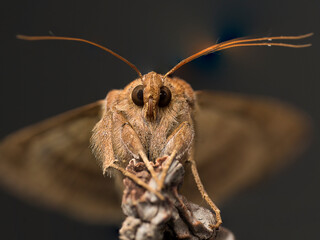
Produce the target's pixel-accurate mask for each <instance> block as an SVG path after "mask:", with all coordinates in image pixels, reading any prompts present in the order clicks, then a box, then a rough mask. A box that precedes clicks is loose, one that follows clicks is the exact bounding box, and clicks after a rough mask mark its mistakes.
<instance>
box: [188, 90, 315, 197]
mask: <svg viewBox="0 0 320 240" xmlns="http://www.w3.org/2000/svg"><path fill="white" fill-rule="evenodd" d="M196 94H197V95H196V96H197V104H198V110H197V111H196V113H195V119H196V130H197V132H196V133H197V134H198V135H197V140H196V149H195V151H196V154H195V160H196V162H197V165H198V170H199V174H200V177H201V179H202V181H203V184H204V186H205V188H206V190H207V192H208V194H209V196H211V197H213V199H214V200H215V201H216V200H217V201H221V200H222V199H224V198H226V197H228V196H229V195H231V194H233V193H234V192H236V191H238V190H240V189H241V188H244V187H247V186H249V185H252V184H253V183H255V182H257V181H258V180H259V179H261V178H263V177H264V176H266V175H267V174H269V173H271V172H273V171H275V170H277V169H279V168H280V167H282V166H283V165H285V164H286V163H287V162H288V160H290V159H291V158H292V157H293V156H294V155H296V154H297V153H299V152H300V151H301V150H303V147H305V146H306V142H308V133H309V130H310V123H309V119H308V118H307V117H306V116H305V115H304V114H303V113H301V112H299V111H298V110H296V109H294V108H293V107H290V106H288V105H286V104H284V103H281V102H279V101H276V100H274V99H267V98H253V97H247V96H241V95H236V94H231V93H229V94H227V93H219V92H197V93H196ZM186 181H187V183H185V184H186V185H187V184H191V181H192V180H190V177H189V178H187V180H186ZM191 192H193V191H186V193H191ZM188 197H189V198H190V199H194V200H195V201H197V200H198V199H199V198H200V195H199V194H189V196H188ZM195 198H197V199H195Z"/></svg>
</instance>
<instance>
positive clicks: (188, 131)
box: [158, 121, 194, 191]
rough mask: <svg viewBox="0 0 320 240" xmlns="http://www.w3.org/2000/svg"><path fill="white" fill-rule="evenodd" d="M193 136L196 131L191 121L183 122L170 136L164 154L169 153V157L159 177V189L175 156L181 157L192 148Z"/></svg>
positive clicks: (159, 189)
mask: <svg viewBox="0 0 320 240" xmlns="http://www.w3.org/2000/svg"><path fill="white" fill-rule="evenodd" d="M193 136H194V132H193V129H192V127H191V125H190V123H189V122H187V121H185V122H182V123H181V124H180V125H179V126H178V127H177V128H176V129H175V130H174V131H173V133H171V135H170V136H169V137H168V139H167V144H166V147H165V149H164V154H163V155H169V158H168V159H167V160H166V161H165V163H164V166H163V170H162V173H161V175H160V179H159V180H160V181H159V185H158V191H161V190H162V188H163V185H164V180H165V178H166V176H167V173H168V170H169V168H170V166H171V163H172V162H173V160H174V158H180V157H181V156H183V155H184V154H185V153H186V152H187V151H188V150H189V149H190V146H191V143H192V140H193Z"/></svg>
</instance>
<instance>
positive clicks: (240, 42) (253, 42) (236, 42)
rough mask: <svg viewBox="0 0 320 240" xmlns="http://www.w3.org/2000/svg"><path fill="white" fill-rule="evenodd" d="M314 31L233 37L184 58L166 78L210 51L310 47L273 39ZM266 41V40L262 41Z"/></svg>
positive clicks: (287, 37) (290, 37)
mask: <svg viewBox="0 0 320 240" xmlns="http://www.w3.org/2000/svg"><path fill="white" fill-rule="evenodd" d="M312 35H313V33H308V34H304V35H299V36H278V37H262V38H250V39H233V40H230V41H226V42H222V43H218V44H215V45H212V46H210V47H208V48H206V49H203V50H202V51H200V52H197V53H195V54H193V55H191V56H190V57H188V58H186V59H184V60H182V61H181V62H179V63H178V64H177V65H176V66H174V67H173V68H172V69H171V70H170V71H169V72H167V73H166V74H165V75H164V78H166V77H167V76H168V75H170V74H172V73H173V72H175V71H176V70H177V69H179V68H180V67H182V66H183V65H185V64H186V63H188V62H191V61H193V60H194V59H197V58H199V57H201V56H204V55H207V54H209V53H213V52H217V51H221V50H225V49H228V48H234V47H251V46H269V47H271V46H280V47H290V48H304V47H310V46H311V44H300V45H299V44H288V43H273V42H271V41H273V40H298V39H304V38H307V37H311V36H312ZM262 41H264V42H262Z"/></svg>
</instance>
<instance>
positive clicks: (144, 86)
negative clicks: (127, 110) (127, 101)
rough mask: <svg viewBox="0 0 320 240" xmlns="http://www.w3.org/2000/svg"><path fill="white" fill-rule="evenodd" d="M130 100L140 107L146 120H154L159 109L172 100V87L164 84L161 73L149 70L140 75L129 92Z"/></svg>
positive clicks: (166, 105)
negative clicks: (139, 78) (136, 83)
mask: <svg viewBox="0 0 320 240" xmlns="http://www.w3.org/2000/svg"><path fill="white" fill-rule="evenodd" d="M131 100H132V102H133V103H134V104H135V105H136V106H138V107H141V108H142V111H143V115H144V118H145V119H146V120H147V121H151V122H152V121H155V120H156V119H157V115H158V113H159V109H163V108H167V107H169V105H170V103H171V100H172V89H170V86H168V85H166V84H165V81H164V77H163V75H161V74H158V73H155V72H150V73H148V74H145V75H143V76H142V78H141V81H140V82H139V83H138V85H136V86H135V87H134V88H133V90H132V92H131Z"/></svg>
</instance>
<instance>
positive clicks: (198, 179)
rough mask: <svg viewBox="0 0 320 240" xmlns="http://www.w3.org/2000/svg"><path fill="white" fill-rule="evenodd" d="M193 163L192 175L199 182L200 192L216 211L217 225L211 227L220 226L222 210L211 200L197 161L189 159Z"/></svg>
mask: <svg viewBox="0 0 320 240" xmlns="http://www.w3.org/2000/svg"><path fill="white" fill-rule="evenodd" d="M188 161H189V162H190V163H191V172H192V175H193V177H194V180H195V182H196V184H197V187H198V189H199V192H200V193H201V196H202V198H203V199H204V200H205V201H206V202H207V204H208V205H209V206H210V208H211V209H212V210H213V211H214V213H215V215H216V220H217V222H216V224H215V225H211V226H210V227H211V228H218V227H219V226H220V225H221V223H222V219H221V215H220V210H219V208H218V207H217V206H216V205H215V204H214V203H213V201H212V200H211V198H210V197H209V195H208V194H207V192H206V190H205V189H204V186H203V184H202V182H201V179H200V176H199V173H198V169H197V165H196V162H195V161H194V160H193V159H189V160H188Z"/></svg>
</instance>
